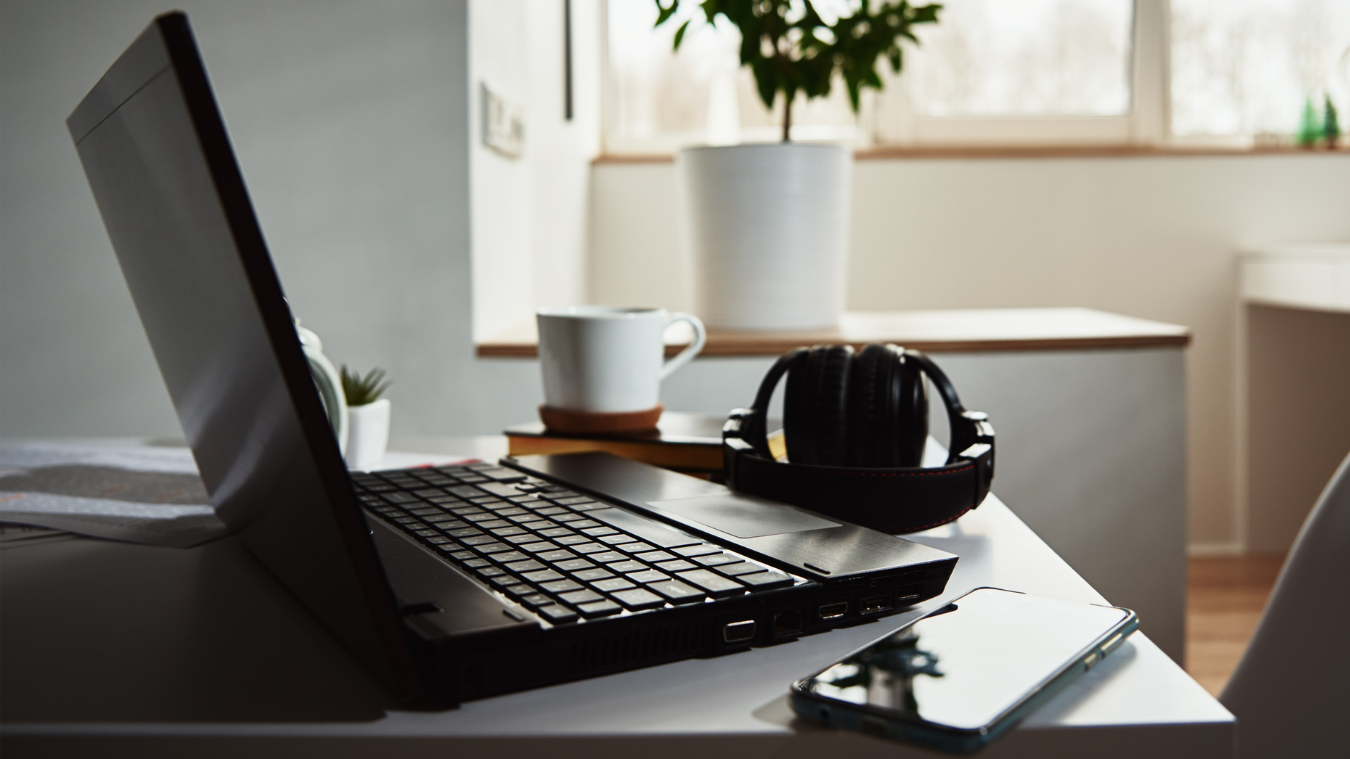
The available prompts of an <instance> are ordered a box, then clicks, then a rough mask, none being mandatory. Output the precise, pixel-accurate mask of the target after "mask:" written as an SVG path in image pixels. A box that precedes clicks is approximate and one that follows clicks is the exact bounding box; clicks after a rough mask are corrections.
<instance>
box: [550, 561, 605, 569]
mask: <svg viewBox="0 0 1350 759" xmlns="http://www.w3.org/2000/svg"><path fill="white" fill-rule="evenodd" d="M553 567H554V568H555V569H561V570H563V571H564V572H578V571H580V570H583V569H593V568H594V567H595V565H594V564H592V563H590V562H589V561H586V560H585V559H568V560H566V561H554V562H553Z"/></svg>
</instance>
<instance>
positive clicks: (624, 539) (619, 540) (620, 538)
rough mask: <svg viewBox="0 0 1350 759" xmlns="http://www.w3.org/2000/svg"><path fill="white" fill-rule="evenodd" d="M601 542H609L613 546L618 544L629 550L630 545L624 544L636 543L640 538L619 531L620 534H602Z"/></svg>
mask: <svg viewBox="0 0 1350 759" xmlns="http://www.w3.org/2000/svg"><path fill="white" fill-rule="evenodd" d="M600 542H602V543H608V544H610V545H612V546H618V547H620V548H623V549H624V550H627V548H628V546H626V545H624V544H625V543H636V542H638V539H637V538H635V537H633V536H632V535H624V534H623V533H619V534H618V535H601V536H600Z"/></svg>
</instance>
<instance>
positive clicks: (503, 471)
mask: <svg viewBox="0 0 1350 759" xmlns="http://www.w3.org/2000/svg"><path fill="white" fill-rule="evenodd" d="M477 472H478V476H479V477H486V478H488V479H489V480H492V481H494V482H519V481H520V480H523V479H525V475H524V473H522V472H517V471H516V470H514V469H507V468H506V467H504V466H494V467H491V468H489V469H479V470H477Z"/></svg>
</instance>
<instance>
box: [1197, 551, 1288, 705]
mask: <svg viewBox="0 0 1350 759" xmlns="http://www.w3.org/2000/svg"><path fill="white" fill-rule="evenodd" d="M1283 563H1284V556H1282V555H1256V556H1222V557H1205V558H1192V559H1191V560H1190V576H1189V581H1188V583H1187V585H1188V587H1187V591H1188V593H1187V603H1186V670H1187V671H1188V672H1190V674H1191V677H1194V678H1195V679H1196V681H1197V682H1199V683H1200V684H1201V685H1203V686H1204V687H1205V690H1207V691H1209V692H1210V693H1212V694H1214V695H1215V696H1217V695H1219V693H1220V692H1221V691H1222V690H1223V686H1224V685H1225V684H1226V683H1227V682H1228V678H1229V677H1230V676H1231V675H1232V674H1233V670H1234V669H1235V668H1237V664H1238V661H1239V660H1240V659H1241V658H1242V652H1243V651H1244V650H1245V649H1246V648H1247V641H1248V640H1250V639H1251V637H1252V633H1253V632H1255V631H1256V623H1257V622H1258V621H1259V620H1260V619H1261V611H1262V609H1264V608H1265V606H1266V599H1267V598H1269V596H1270V591H1271V588H1272V587H1274V585H1275V578H1276V576H1277V575H1278V574H1279V572H1280V566H1281V565H1282V564H1283Z"/></svg>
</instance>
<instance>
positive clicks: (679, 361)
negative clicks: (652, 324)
mask: <svg viewBox="0 0 1350 759" xmlns="http://www.w3.org/2000/svg"><path fill="white" fill-rule="evenodd" d="M675 322H685V323H686V324H688V325H689V326H691V327H693V328H694V342H692V343H690V344H689V347H688V348H685V349H684V350H682V351H680V352H679V353H678V354H676V356H675V357H674V358H672V359H670V360H669V361H667V362H666V363H664V364H662V365H661V376H660V377H659V378H658V380H659V381H662V382H664V381H665V379H666V377H669V376H670V375H672V374H674V373H675V372H676V370H678V369H680V367H682V366H684V365H685V364H687V363H689V362H690V361H693V360H694V356H697V355H698V352H699V351H701V350H703V346H704V344H705V343H707V342H708V331H707V330H706V329H704V328H703V322H702V321H701V320H700V319H699V318H698V317H697V316H694V315H693V314H687V313H685V312H683V311H679V312H676V313H673V314H671V315H670V321H668V322H666V326H665V327H663V328H662V330H661V331H662V332H663V333H664V332H665V330H667V329H669V328H670V325H672V324H674V323H675Z"/></svg>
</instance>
